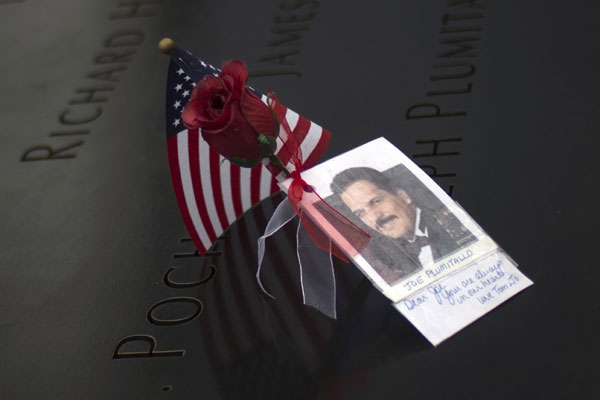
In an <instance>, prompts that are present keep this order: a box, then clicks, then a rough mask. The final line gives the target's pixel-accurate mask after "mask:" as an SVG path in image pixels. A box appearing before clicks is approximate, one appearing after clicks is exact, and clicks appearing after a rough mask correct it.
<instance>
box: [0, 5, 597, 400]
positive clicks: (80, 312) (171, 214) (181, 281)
mask: <svg viewBox="0 0 600 400" xmlns="http://www.w3.org/2000/svg"><path fill="white" fill-rule="evenodd" d="M594 8H595V9H594ZM597 8H598V7H597V6H589V5H584V3H583V2H576V3H571V4H570V5H569V6H568V7H565V5H564V4H562V3H558V2H545V3H544V4H521V3H519V4H516V3H506V2H502V3H492V2H485V1H481V2H480V1H452V0H446V1H435V2H427V3H425V2H412V3H405V2H404V3H403V2H379V3H370V4H366V3H364V2H357V1H351V2H341V3H340V2H337V3H333V2H323V1H307V0H298V1H296V0H294V1H292V0H283V1H253V2H244V3H241V2H236V1H231V0H225V1H220V2H206V1H173V2H167V1H160V0H156V1H151V0H147V1H141V0H140V1H136V0H133V1H91V0H90V1H79V2H77V1H72V0H60V1H53V2H34V1H32V0H22V1H17V0H15V1H10V0H7V1H0V10H1V11H2V13H1V14H0V20H1V21H2V32H3V35H2V36H1V39H0V43H2V49H3V52H4V55H3V57H2V59H1V60H0V68H1V70H2V78H1V79H2V88H3V90H2V94H1V95H0V99H1V101H0V104H1V106H2V110H1V112H2V119H1V122H0V126H1V135H0V144H1V145H0V151H1V153H2V157H1V158H0V163H1V164H0V167H1V170H2V171H3V173H2V175H1V178H0V179H1V180H0V184H1V187H2V194H3V196H2V198H1V200H0V201H1V202H2V209H3V215H2V224H0V235H1V238H2V240H1V245H0V246H1V247H0V248H1V249H2V250H1V252H0V254H1V260H2V264H1V267H2V268H1V272H0V274H1V279H0V282H1V284H0V285H1V290H0V307H1V309H2V313H1V315H2V317H1V319H0V356H1V357H2V360H3V362H2V367H0V378H1V381H2V383H3V389H2V391H3V393H4V396H5V397H6V398H11V399H12V398H14V399H21V398H22V399H32V398H51V399H71V398H72V399H81V398H88V399H106V398H133V399H138V398H139V399H154V398H163V397H171V398H178V399H187V398H190V397H192V396H204V397H205V398H210V399H219V398H223V399H232V398H242V397H243V398H277V399H281V398H299V399H313V398H324V399H325V398H327V399H337V398H339V399H342V398H343V399H363V398H375V397H376V396H395V397H398V396H402V397H404V398H414V397H417V396H422V397H423V398H430V397H431V398H433V397H439V398H487V399H500V398H507V397H515V396H517V397H523V398H526V397H532V398H534V397H536V398H537V397H542V396H543V397H545V398H566V397H567V396H568V397H572V398H577V399H591V398H597V396H598V395H599V392H598V390H599V389H598V385H597V380H598V369H597V367H596V366H595V364H596V363H595V360H596V359H597V357H598V355H599V351H598V343H597V338H596V337H597V332H598V329H599V326H598V309H597V304H598V301H597V300H596V299H595V297H594V295H593V294H592V293H595V287H596V286H597V282H598V279H599V278H600V276H599V275H600V273H599V272H598V269H597V268H595V267H594V265H595V262H594V261H595V248H594V238H595V237H596V236H597V235H596V232H595V228H596V226H597V225H598V216H597V213H595V212H594V210H595V209H596V203H597V198H596V197H595V196H594V195H595V193H596V192H597V190H596V188H595V186H594V183H595V180H594V176H596V175H597V173H598V172H599V171H598V164H597V162H596V154H595V151H596V150H595V149H596V148H597V147H598V144H599V143H598V135H597V134H596V132H595V129H596V128H597V126H598V114H597V112H596V108H597V104H598V100H597V98H596V93H595V91H594V90H593V87H595V86H597V82H598V77H597V66H598V55H597V51H595V49H596V47H597V46H596V42H595V38H597V37H598V34H599V33H600V32H599V30H600V28H599V27H598V24H597V21H596V18H595V15H596V14H597V12H595V11H597ZM582 10H586V11H585V12H583V11H582ZM164 36H170V37H172V38H173V39H175V40H176V41H177V43H178V44H181V45H182V46H185V47H186V48H187V49H189V50H190V51H191V52H193V53H194V54H196V55H199V56H201V57H202V58H203V59H205V60H207V61H209V62H211V63H212V64H215V65H219V64H220V63H221V62H222V61H225V60H228V59H231V58H237V59H241V60H244V61H245V62H246V63H247V64H248V67H249V70H250V75H251V78H250V82H249V83H250V84H251V85H252V86H253V87H254V88H256V89H257V90H258V91H260V92H263V93H265V92H267V90H268V88H273V89H274V90H276V93H277V96H278V98H279V99H280V100H281V101H282V103H284V104H286V105H289V106H290V107H292V108H293V109H294V110H296V111H298V112H300V113H302V115H304V116H306V117H307V118H310V119H311V120H314V121H318V123H319V124H320V125H322V126H324V127H326V128H327V129H329V130H330V131H331V132H332V134H333V140H332V143H331V145H330V147H329V149H328V151H327V153H326V156H325V159H327V158H329V157H332V156H334V155H337V154H340V153H342V152H344V151H347V150H349V149H351V148H354V147H356V146H358V145H360V144H362V143H365V142H367V141H369V140H371V139H374V138H377V137H380V136H385V137H386V138H387V139H388V140H389V141H390V142H391V143H393V144H394V145H395V146H397V147H398V148H400V149H402V151H403V152H404V153H406V154H407V155H409V156H410V157H411V158H412V159H413V160H414V161H415V162H416V163H417V164H419V165H420V166H421V167H422V168H423V170H424V171H425V172H427V173H428V174H429V175H431V176H432V177H433V178H434V179H435V180H436V182H437V183H438V184H439V185H440V186H441V187H442V188H443V189H444V190H445V191H447V192H448V193H449V194H451V196H452V197H453V199H454V200H457V201H458V202H459V203H460V204H461V205H462V206H463V207H464V208H465V209H466V210H468V212H469V213H470V214H471V215H472V216H473V217H474V218H475V219H476V220H477V221H478V222H479V223H480V224H481V226H482V227H483V228H484V229H485V230H486V231H487V232H488V233H489V234H490V235H491V236H492V237H494V239H495V240H496V241H497V242H498V244H499V245H500V246H502V247H503V248H504V249H506V250H507V252H508V253H509V254H510V255H511V256H512V257H513V258H514V259H515V260H516V262H517V263H518V264H519V267H520V269H521V270H522V271H523V272H524V273H525V274H526V275H527V276H529V277H531V279H532V280H533V281H535V282H536V284H535V285H534V286H533V287H531V288H530V289H528V290H526V291H525V292H523V293H522V294H521V295H519V296H517V297H515V298H514V299H512V300H510V301H508V302H507V303H505V304H504V305H502V306H500V307H499V308H498V309H496V310H494V311H493V312H492V313H490V314H489V315H487V316H484V317H483V318H482V319H481V320H479V321H478V322H477V323H475V324H473V325H472V326H469V327H467V328H466V329H465V330H464V331H462V332H461V333H459V334H458V335H456V336H454V337H453V338H451V339H449V340H448V341H447V342H445V343H443V344H442V345H440V346H439V347H438V348H433V347H431V346H430V345H429V344H428V342H427V341H426V339H425V338H423V337H422V336H421V335H420V334H419V333H418V331H417V330H416V329H415V328H414V327H412V325H411V324H410V323H409V322H408V321H407V320H405V319H404V317H402V315H400V314H399V313H398V312H397V311H396V310H395V309H394V308H393V307H392V306H391V305H390V303H389V301H388V300H387V299H386V298H385V297H383V296H382V295H381V294H380V293H379V292H378V291H377V290H376V289H374V288H373V287H372V286H371V284H370V282H369V281H368V280H367V279H366V278H364V277H363V275H362V274H361V273H360V272H359V271H358V270H357V269H356V268H355V267H354V266H352V264H347V265H346V264H343V263H341V262H337V261H336V262H335V263H334V268H335V272H336V275H337V279H338V319H337V320H330V319H328V318H326V317H324V316H322V315H321V314H319V313H318V312H316V311H314V310H312V309H310V308H307V307H305V306H303V305H302V296H301V293H300V289H299V276H298V270H297V260H296V255H295V249H294V243H295V236H294V235H295V232H294V229H293V227H289V228H286V229H285V230H284V231H282V232H280V233H278V234H277V235H276V236H275V237H274V239H273V240H272V241H271V242H269V243H268V244H267V252H266V257H265V261H264V266H263V268H264V273H263V281H264V283H265V286H266V287H268V288H269V290H270V292H271V293H273V294H274V295H275V297H276V300H272V299H269V298H267V297H265V296H264V294H263V293H262V292H261V291H260V290H259V288H258V286H257V284H256V280H255V279H254V274H255V272H256V238H257V237H258V236H260V234H261V233H262V231H263V230H264V227H265V225H266V222H267V221H268V219H269V217H270V215H271V213H272V212H273V209H274V207H275V205H276V204H277V202H278V201H280V200H281V199H282V198H283V197H282V196H281V195H277V196H275V197H273V198H272V199H269V200H266V201H264V202H263V203H262V204H261V205H260V206H258V207H256V208H254V209H253V210H251V211H250V212H249V213H248V214H246V215H245V216H244V217H243V218H241V219H240V220H239V221H238V222H237V223H236V224H234V225H233V226H232V227H231V228H230V229H229V230H228V231H227V232H226V233H225V234H224V235H223V237H222V238H221V239H220V240H219V241H218V243H217V245H216V246H215V247H214V248H213V249H211V252H210V253H209V254H207V256H205V257H199V256H197V254H196V253H195V252H194V248H193V245H192V244H191V242H190V241H189V239H187V235H186V232H185V229H184V227H183V223H182V221H181V218H180V216H179V211H178V209H177V205H176V202H175V198H174V196H173V191H172V188H171V182H170V177H169V168H168V163H167V157H166V148H165V138H164V124H165V120H164V114H163V113H164V111H163V110H164V94H165V90H166V88H165V77H166V69H167V65H168V60H167V58H166V57H165V56H163V55H161V54H160V53H159V52H158V51H157V49H156V44H157V42H158V41H159V40H160V39H161V38H162V37H164Z"/></svg>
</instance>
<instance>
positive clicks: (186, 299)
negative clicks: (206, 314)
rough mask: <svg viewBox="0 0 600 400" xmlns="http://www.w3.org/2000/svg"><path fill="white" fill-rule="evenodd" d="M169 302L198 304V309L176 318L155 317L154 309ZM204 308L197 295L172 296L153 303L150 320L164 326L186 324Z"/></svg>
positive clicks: (149, 315)
mask: <svg viewBox="0 0 600 400" xmlns="http://www.w3.org/2000/svg"><path fill="white" fill-rule="evenodd" d="M168 303H191V304H193V305H195V306H196V311H195V312H194V313H193V314H191V315H188V316H187V317H184V318H175V319H159V318H155V317H154V316H153V315H152V313H153V311H154V310H155V309H156V308H158V307H160V306H162V305H163V304H168ZM203 308H204V306H203V304H202V302H201V301H200V300H198V299H197V298H195V297H171V298H169V299H164V300H162V301H159V302H158V303H156V304H155V305H153V306H152V308H150V310H149V311H148V321H150V323H151V324H154V325H162V326H169V325H179V324H185V323H186V322H190V321H191V320H193V319H194V318H196V317H197V316H198V315H200V313H201V312H202V309H203Z"/></svg>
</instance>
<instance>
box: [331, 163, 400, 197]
mask: <svg viewBox="0 0 600 400" xmlns="http://www.w3.org/2000/svg"><path fill="white" fill-rule="evenodd" d="M357 181H367V182H371V183H372V184H374V185H375V186H377V187H378V188H379V189H382V190H385V191H387V192H389V193H392V194H393V193H394V192H395V191H396V189H398V188H397V187H396V185H395V184H394V183H393V181H392V180H391V179H390V178H388V177H387V176H385V175H384V174H382V173H381V172H379V171H377V170H375V169H373V168H369V167H355V168H348V169H345V170H343V171H342V172H340V173H339V174H337V175H336V176H335V178H333V181H332V182H331V191H332V192H333V193H335V194H337V195H341V194H342V193H344V191H345V190H346V189H347V188H348V186H350V185H352V184H353V183H354V182H357Z"/></svg>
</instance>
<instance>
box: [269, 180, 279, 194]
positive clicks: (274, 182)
mask: <svg viewBox="0 0 600 400" xmlns="http://www.w3.org/2000/svg"><path fill="white" fill-rule="evenodd" d="M280 191H281V189H280V188H279V185H278V184H277V179H275V175H271V194H275V193H278V192H280Z"/></svg>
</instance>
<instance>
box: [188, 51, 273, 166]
mask: <svg viewBox="0 0 600 400" xmlns="http://www.w3.org/2000/svg"><path fill="white" fill-rule="evenodd" d="M247 80H248V69H247V68H246V65H245V64H244V63H243V62H241V61H237V60H230V61H228V62H226V63H225V64H224V65H223V69H222V71H221V74H220V76H219V77H216V76H212V75H206V76H205V77H204V78H202V80H201V81H200V82H198V83H197V84H196V87H195V88H194V91H193V92H192V95H191V97H190V101H189V102H188V103H187V105H186V106H185V108H184V110H183V113H182V114H181V115H182V118H183V123H184V124H185V125H186V126H187V127H188V128H201V129H202V137H203V138H204V140H206V141H207V142H208V144H209V146H210V147H211V148H212V149H213V150H214V151H216V152H217V153H219V154H221V155H223V156H224V157H235V158H243V159H246V160H259V159H261V158H262V156H263V155H262V152H261V149H260V147H259V143H258V136H259V135H260V134H263V135H266V136H271V137H273V136H275V121H274V119H273V114H272V113H271V110H270V109H269V107H268V106H267V105H266V104H265V103H263V102H262V101H261V100H260V99H259V98H258V97H257V96H256V95H255V94H254V93H252V92H251V91H249V90H248V89H247V88H246V81H247Z"/></svg>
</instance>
